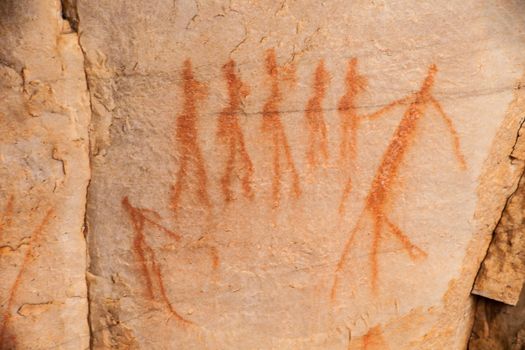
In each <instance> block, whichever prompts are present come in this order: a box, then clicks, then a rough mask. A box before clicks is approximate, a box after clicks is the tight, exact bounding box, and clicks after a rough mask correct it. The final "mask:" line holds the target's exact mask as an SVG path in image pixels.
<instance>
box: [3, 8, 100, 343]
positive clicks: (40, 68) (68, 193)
mask: <svg viewBox="0 0 525 350" xmlns="http://www.w3.org/2000/svg"><path fill="white" fill-rule="evenodd" d="M89 100H90V98H89V95H88V93H87V87H86V80H85V74H84V58H83V55H82V52H81V50H80V47H79V45H78V37H77V34H76V33H74V32H73V31H72V30H71V29H70V28H69V24H68V23H67V22H66V21H64V20H63V19H62V17H61V8H60V2H58V1H54V0H41V1H40V0H39V1H29V0H6V1H2V2H0V101H1V102H0V140H1V141H0V178H1V179H2V181H1V185H0V349H85V348H87V347H88V346H89V329H88V320H87V314H88V303H87V288H86V281H85V279H86V278H85V271H86V268H87V265H86V261H87V260H86V259H87V255H86V244H85V238H84V235H83V225H84V213H85V206H86V189H87V184H88V180H89V174H90V171H89V148H88V141H89V140H88V125H89V118H90V109H89Z"/></svg>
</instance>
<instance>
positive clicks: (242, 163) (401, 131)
mask: <svg viewBox="0 0 525 350" xmlns="http://www.w3.org/2000/svg"><path fill="white" fill-rule="evenodd" d="M264 64H265V71H266V74H267V81H268V88H269V94H268V96H267V99H266V101H265V102H264V103H263V105H262V112H261V113H260V116H261V118H262V123H263V129H262V131H263V135H265V137H267V138H268V139H269V140H270V145H271V150H272V178H271V181H270V182H271V200H272V203H271V205H272V207H273V208H274V209H275V208H278V207H279V204H280V199H281V191H282V188H281V187H282V181H283V179H284V178H285V175H286V174H288V175H289V178H290V181H291V191H292V196H293V197H294V198H295V199H299V198H300V196H301V192H302V190H301V183H300V174H299V169H298V168H297V167H296V165H295V162H294V158H293V157H292V150H291V147H290V144H289V142H288V140H287V136H286V133H285V130H284V127H283V124H282V121H281V113H280V112H279V111H280V109H281V108H282V107H281V103H282V101H283V98H284V96H283V90H282V87H281V83H282V82H283V81H286V80H287V78H286V77H287V75H286V72H285V69H284V68H283V67H281V66H279V65H278V63H277V57H276V53H275V51H274V50H273V49H270V50H268V51H267V52H266V55H265V61H264ZM357 64H358V60H357V59H356V58H353V59H350V60H349V61H348V63H347V71H346V77H345V79H344V83H345V91H344V94H343V95H342V96H341V98H340V99H339V102H338V105H337V109H336V111H337V113H338V114H339V116H340V123H341V124H340V125H341V138H340V146H339V164H340V166H341V168H342V169H343V170H344V171H345V173H346V174H347V176H348V177H347V180H346V181H345V182H344V183H341V184H340V185H341V193H342V196H341V202H340V205H339V214H340V215H342V214H344V208H345V207H344V206H345V202H346V201H347V199H348V197H349V195H350V193H351V191H352V181H353V179H354V178H355V177H358V176H359V175H360V174H359V172H358V171H357V170H358V168H357V166H356V162H357V153H358V149H357V139H358V135H359V127H360V124H361V122H362V121H364V120H368V121H371V122H374V121H378V120H379V118H380V117H381V116H384V115H386V114H387V113H389V112H396V111H399V113H400V115H401V119H400V122H399V124H398V126H397V128H396V130H395V132H394V134H393V136H392V139H391V140H390V141H389V143H388V146H387V147H386V150H385V151H384V153H383V156H382V158H381V161H380V164H379V167H378V168H377V170H376V173H375V176H374V177H373V180H372V182H371V184H370V189H369V191H368V195H367V196H366V199H365V204H364V208H363V209H362V212H361V214H360V215H359V216H358V217H357V221H356V222H355V223H354V224H353V227H352V228H351V229H350V230H349V231H348V235H347V238H346V241H345V242H344V245H343V247H342V251H341V253H340V257H339V259H338V261H337V264H336V266H335V271H334V277H333V282H332V285H331V289H330V290H331V300H332V301H334V300H335V299H336V298H337V293H338V290H339V288H340V286H341V282H342V280H343V277H344V273H345V271H347V269H348V268H349V256H350V252H351V250H352V248H353V246H354V243H355V241H356V239H358V238H359V239H366V237H371V248H370V251H369V252H368V261H369V271H370V288H371V290H372V291H373V293H374V294H377V293H378V284H379V277H380V276H379V261H378V251H379V248H380V245H381V243H382V242H383V241H384V240H385V239H387V238H393V239H395V240H397V241H398V242H399V243H401V245H402V248H403V250H404V251H405V253H406V254H407V255H408V257H409V258H410V259H412V260H414V261H415V260H418V259H423V258H425V257H426V256H427V253H426V251H425V250H424V249H423V248H421V247H418V246H417V245H415V244H414V243H413V242H412V241H411V239H410V233H406V232H404V231H403V230H402V229H401V228H400V227H399V225H398V224H397V223H396V222H394V221H393V220H392V219H391V218H390V217H389V215H388V214H389V212H390V210H391V209H392V205H393V204H394V200H395V197H396V193H395V192H394V191H393V184H394V183H395V182H396V179H397V177H398V171H399V168H400V167H401V166H402V163H403V160H404V159H405V157H406V155H407V153H408V152H410V150H411V148H412V147H413V144H414V139H415V138H416V137H417V130H418V124H419V123H420V121H421V120H422V118H424V117H426V116H427V115H430V114H429V113H428V112H429V111H430V110H432V111H433V112H434V114H435V115H437V116H439V119H440V121H441V122H444V124H445V125H446V127H447V130H448V132H449V135H448V137H449V139H450V142H451V144H452V147H453V150H454V153H455V154H454V156H455V157H456V159H457V163H458V166H459V167H460V168H461V169H465V168H466V162H465V158H464V156H463V154H462V152H461V148H460V140H459V136H458V133H457V132H456V130H455V128H454V123H453V121H452V119H451V117H450V116H448V115H447V114H446V113H445V111H444V110H443V107H442V106H441V104H440V102H439V101H438V100H437V99H436V98H435V97H434V96H433V94H432V88H433V86H434V83H435V76H436V74H437V72H438V69H437V67H436V66H435V65H433V64H432V65H430V66H429V68H428V72H427V76H426V77H425V78H424V80H423V82H422V84H421V87H420V89H419V90H418V91H417V92H415V93H412V94H409V95H407V96H406V97H404V98H401V99H399V100H396V101H393V102H391V103H389V104H387V105H386V106H384V107H381V108H380V109H378V110H377V111H374V112H372V113H369V114H359V113H358V111H357V109H358V108H357V107H358V106H357V102H356V97H357V96H358V95H359V93H362V92H364V91H365V89H366V87H367V79H366V78H365V77H364V76H363V75H361V74H360V73H359V72H358V67H357ZM222 74H223V78H224V81H225V82H226V84H225V86H226V91H227V96H228V102H227V104H226V106H224V107H223V109H222V110H221V111H220V113H219V114H218V127H217V141H218V142H219V144H220V146H221V147H223V149H225V150H226V152H225V154H226V163H225V164H224V167H223V168H222V175H221V177H220V182H219V185H220V189H221V192H222V195H223V199H224V201H225V202H226V203H230V202H231V201H233V200H235V198H236V196H235V194H234V192H235V191H234V186H239V187H240V192H241V193H242V196H244V197H245V198H247V199H249V200H254V199H255V198H256V197H255V193H254V188H253V187H252V177H253V175H254V172H255V164H253V162H252V160H251V158H250V156H249V154H248V151H247V147H246V141H245V138H244V135H243V131H242V129H241V126H240V123H239V113H241V107H242V104H243V103H244V102H243V101H244V99H245V98H246V97H247V96H248V95H249V94H250V88H249V87H248V85H247V84H246V83H244V82H243V81H242V80H241V78H240V74H239V72H238V70H237V69H236V64H235V62H234V61H233V60H229V61H228V62H226V63H225V64H224V66H222ZM181 78H182V82H183V89H182V96H183V99H182V106H181V112H180V114H179V115H178V116H177V119H176V142H177V146H178V155H179V157H178V159H179V170H178V172H177V174H176V183H175V185H174V186H173V190H172V196H171V205H172V210H174V211H175V212H177V211H178V210H181V209H182V206H181V205H180V199H181V195H182V193H185V192H189V190H190V189H194V192H195V193H194V194H195V195H196V196H197V199H198V201H199V203H200V204H201V205H202V207H203V208H204V209H207V210H210V209H211V207H212V202H211V200H210V197H209V195H208V191H209V189H208V186H209V184H210V183H209V182H208V177H207V173H206V164H205V160H204V157H203V155H202V152H201V149H200V146H199V139H198V130H197V118H198V113H197V111H198V107H199V103H200V102H201V101H202V100H203V99H204V98H205V97H206V90H207V88H206V85H205V84H203V83H200V82H198V81H197V80H196V78H195V77H194V72H193V69H192V64H191V61H190V60H186V61H185V62H184V65H183V70H182V73H181ZM330 81H331V77H330V73H329V72H328V71H327V69H326V67H325V63H324V61H323V60H320V61H319V62H318V64H317V67H316V69H315V72H314V74H313V79H312V93H311V96H310V97H309V99H308V101H307V104H306V107H305V121H306V123H305V126H306V130H305V131H306V132H307V133H308V141H307V142H308V145H307V147H306V159H307V165H308V166H309V167H310V168H316V167H318V166H320V165H323V164H326V162H327V161H328V160H329V154H330V152H329V147H328V138H329V136H330V135H329V134H328V128H327V126H326V123H325V120H324V118H325V116H324V112H323V111H324V110H325V107H324V106H323V102H324V98H325V96H326V91H327V88H328V86H329V83H330ZM261 88H264V87H261ZM285 170H287V171H286V172H285ZM237 180H238V181H237ZM190 181H192V182H193V183H192V186H190V185H189V183H190ZM261 200H262V198H261ZM122 207H123V209H124V210H125V212H126V213H127V215H128V218H129V220H130V222H131V226H132V228H133V232H134V239H133V251H134V252H135V255H136V258H137V261H138V264H139V266H140V271H142V275H143V279H144V281H145V289H146V294H147V296H148V298H149V299H151V300H153V301H155V300H156V301H158V302H160V303H162V304H163V305H164V306H165V308H166V310H167V311H168V312H169V313H171V314H172V316H173V317H174V318H175V319H176V320H177V321H178V322H179V323H180V324H181V325H190V324H193V322H192V321H190V320H188V319H186V318H185V317H183V316H181V314H180V313H179V312H178V311H177V310H176V307H175V306H174V305H173V304H172V303H171V302H170V298H169V296H168V295H167V291H166V287H165V284H164V279H163V274H162V268H161V266H160V262H159V259H158V258H157V257H156V252H155V251H154V249H153V248H152V246H151V245H150V244H148V230H147V229H146V228H147V227H150V228H152V229H155V230H157V231H158V232H160V233H161V234H162V235H165V236H166V237H168V238H169V239H171V240H172V241H173V242H177V243H180V241H181V237H182V236H183V233H182V234H179V233H176V232H174V231H173V230H171V229H169V228H167V227H165V226H164V225H163V224H161V223H160V222H161V217H160V215H159V214H158V213H157V212H156V211H154V210H150V209H143V208H137V207H134V206H133V205H132V204H131V202H130V200H129V199H128V197H124V198H123V199H122ZM175 219H176V217H175ZM369 232H370V235H368V234H367V233H369ZM180 249H185V248H184V247H183V246H182V245H181V248H180ZM209 250H210V254H211V256H213V258H212V261H213V266H214V268H218V267H219V256H218V253H217V250H216V249H215V248H213V247H209ZM348 283H351V282H348ZM363 339H364V341H365V342H366V341H367V340H366V339H367V338H366V337H365V338H363Z"/></svg>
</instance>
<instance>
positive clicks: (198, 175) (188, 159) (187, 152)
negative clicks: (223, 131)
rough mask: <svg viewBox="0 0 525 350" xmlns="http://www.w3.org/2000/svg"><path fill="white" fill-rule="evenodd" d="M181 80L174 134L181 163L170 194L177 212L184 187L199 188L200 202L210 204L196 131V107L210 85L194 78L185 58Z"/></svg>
mask: <svg viewBox="0 0 525 350" xmlns="http://www.w3.org/2000/svg"><path fill="white" fill-rule="evenodd" d="M182 83H183V87H182V91H183V95H184V100H183V108H182V111H181V113H180V114H179V115H178V116H177V126H176V135H175V137H176V140H177V146H178V156H179V159H180V164H179V170H178V172H177V177H176V182H175V185H174V186H173V189H172V197H171V207H172V210H173V211H174V213H175V214H176V213H177V211H178V210H179V206H180V201H181V196H182V194H183V192H184V189H191V188H196V190H195V191H196V195H197V198H198V200H199V202H200V203H201V204H202V205H203V206H204V207H206V208H209V207H210V206H211V202H210V198H209V195H208V190H207V185H208V177H207V174H206V168H205V165H204V158H203V156H202V151H201V149H200V147H199V144H198V131H197V118H198V115H197V109H198V105H199V101H202V100H203V99H204V98H205V96H206V94H207V86H206V85H205V84H202V83H201V82H199V81H197V80H196V79H195V77H194V75H193V68H192V64H191V61H190V60H186V61H185V62H184V67H183V69H182ZM189 181H193V182H194V184H195V186H187V184H188V182H189Z"/></svg>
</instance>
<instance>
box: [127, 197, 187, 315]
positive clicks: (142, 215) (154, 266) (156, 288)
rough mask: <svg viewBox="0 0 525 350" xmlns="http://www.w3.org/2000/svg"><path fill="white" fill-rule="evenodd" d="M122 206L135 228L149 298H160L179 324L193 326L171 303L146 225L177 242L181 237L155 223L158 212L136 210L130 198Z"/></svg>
mask: <svg viewBox="0 0 525 350" xmlns="http://www.w3.org/2000/svg"><path fill="white" fill-rule="evenodd" d="M122 206H123V207H124V209H125V210H126V212H127V213H128V215H129V218H130V220H131V223H132V226H133V231H134V232H135V237H134V239H133V251H134V252H135V254H136V255H137V259H138V261H139V264H140V269H141V272H142V276H143V277H144V280H145V282H146V292H147V296H148V298H149V299H151V300H155V299H156V298H157V297H159V298H160V299H161V301H162V303H164V305H165V306H166V308H167V309H168V311H169V312H170V313H171V314H172V315H173V317H174V318H175V319H176V320H177V321H178V322H179V323H181V324H183V325H190V324H193V322H191V321H189V320H187V319H185V318H184V317H182V316H181V315H180V314H179V313H178V312H177V310H176V309H175V307H174V306H173V305H172V304H171V302H170V301H169V298H168V295H167V293H166V288H165V286H164V279H163V277H162V272H161V269H160V266H159V264H158V262H157V258H156V256H155V252H154V250H153V249H152V248H151V247H150V246H149V244H148V243H147V242H146V235H145V226H146V224H150V225H153V226H154V227H156V228H157V229H159V230H160V231H161V232H162V233H164V234H166V235H167V236H168V237H170V238H171V239H173V240H175V241H177V242H178V241H180V239H181V237H180V235H178V234H177V233H175V232H173V231H171V230H168V229H167V228H165V227H164V226H162V225H160V224H158V223H157V222H156V221H155V220H159V219H160V215H159V214H158V213H157V212H155V211H153V210H150V209H143V208H136V207H134V206H132V205H131V204H130V202H129V199H128V197H124V198H123V199H122ZM150 216H153V217H154V218H155V219H152V218H150Z"/></svg>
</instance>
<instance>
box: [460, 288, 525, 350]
mask: <svg viewBox="0 0 525 350" xmlns="http://www.w3.org/2000/svg"><path fill="white" fill-rule="evenodd" d="M524 330H525V292H523V290H522V293H521V295H520V298H519V300H518V303H517V304H516V306H515V307H514V306H509V305H505V304H502V303H499V302H495V301H492V300H489V299H480V301H479V302H478V304H477V306H476V320H475V322H474V326H473V328H472V336H471V338H470V342H469V349H471V350H519V349H523V348H524V347H525V331H524Z"/></svg>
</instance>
